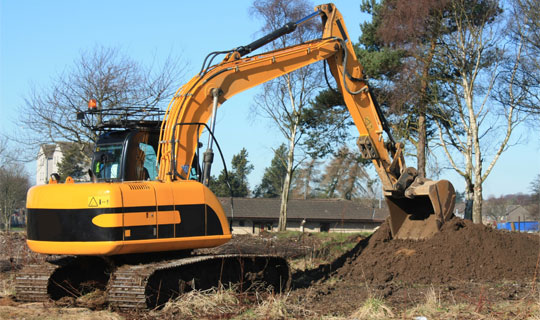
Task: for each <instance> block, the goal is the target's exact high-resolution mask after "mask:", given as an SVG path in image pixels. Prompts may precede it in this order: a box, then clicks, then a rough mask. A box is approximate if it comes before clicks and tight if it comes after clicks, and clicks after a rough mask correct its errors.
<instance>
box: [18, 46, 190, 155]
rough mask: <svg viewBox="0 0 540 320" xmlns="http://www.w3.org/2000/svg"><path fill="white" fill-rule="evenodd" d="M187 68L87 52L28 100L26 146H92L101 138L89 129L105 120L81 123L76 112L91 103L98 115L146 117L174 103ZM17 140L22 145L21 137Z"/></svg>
mask: <svg viewBox="0 0 540 320" xmlns="http://www.w3.org/2000/svg"><path fill="white" fill-rule="evenodd" d="M183 68H184V66H182V65H181V64H180V62H179V61H178V60H176V59H173V58H172V57H170V56H169V57H168V58H167V59H166V60H165V61H164V62H163V63H162V64H161V65H160V66H158V65H157V64H156V65H153V66H151V67H145V66H143V65H142V64H140V63H138V62H136V61H134V60H133V59H131V58H129V57H128V56H126V55H123V54H122V53H121V52H120V51H119V50H118V49H115V48H105V47H98V48H96V49H93V50H90V51H86V52H83V53H82V54H81V56H80V58H78V60H76V61H75V62H74V64H73V65H72V66H71V67H68V68H67V69H66V71H65V72H63V73H61V74H59V75H57V76H56V77H54V78H53V79H52V81H51V82H50V85H49V86H47V87H44V88H39V89H38V88H37V87H33V89H32V90H31V92H30V93H29V94H28V95H27V96H26V98H25V105H24V106H23V107H22V108H21V110H20V119H19V122H20V123H21V124H22V127H24V128H25V129H28V130H27V134H25V135H24V143H26V144H31V145H34V146H37V145H40V144H42V143H51V142H58V141H67V142H76V143H78V144H80V145H81V146H84V145H85V144H86V143H93V142H95V141H96V138H97V134H96V132H94V131H93V130H90V129H89V127H91V126H94V127H95V126H99V125H100V123H101V122H103V121H104V120H106V119H104V118H103V117H100V116H99V115H98V116H95V117H86V118H85V119H83V120H82V121H81V120H78V119H77V112H81V111H85V110H86V109H87V105H88V102H89V100H90V99H95V100H96V103H97V109H98V110H111V109H115V110H119V112H122V110H124V111H125V112H131V111H128V110H137V111H138V112H139V113H140V114H143V116H144V114H145V110H150V109H152V108H156V107H160V106H162V104H163V103H164V102H165V101H168V100H169V99H170V97H171V96H172V94H173V93H174V91H173V90H175V89H176V88H177V86H176V85H175V84H176V83H178V82H179V80H180V79H179V78H180V76H181V74H182V72H183ZM126 115H128V116H129V114H126ZM13 139H17V140H22V139H21V138H20V136H19V137H13ZM81 148H82V147H81ZM30 157H31V158H33V157H34V154H32V155H30Z"/></svg>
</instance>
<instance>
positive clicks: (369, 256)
mask: <svg viewBox="0 0 540 320" xmlns="http://www.w3.org/2000/svg"><path fill="white" fill-rule="evenodd" d="M0 241H1V243H0V245H1V247H2V250H1V252H0V271H1V272H0V318H2V319H4V318H5V319H11V318H25V319H58V318H62V319H92V318H97V317H99V318H103V319H122V318H124V319H140V318H143V319H162V318H165V319H177V318H192V319H199V318H206V319H232V318H234V319H260V318H263V319H287V318H290V319H293V318H294V319H296V318H308V319H321V318H331V319H348V318H356V319H388V318H395V319H398V318H399V319H423V318H418V317H425V318H426V319H439V318H445V319H446V318H448V319H450V318H451V319H540V295H539V290H538V272H539V270H538V264H539V259H540V236H539V235H538V234H523V233H515V232H513V233H512V232H507V231H500V230H494V229H492V228H490V227H485V226H482V225H476V224H472V223H471V222H469V221H466V220H461V219H458V218H454V219H452V220H451V221H449V222H447V223H446V224H445V225H444V226H443V228H442V229H441V232H439V233H438V234H436V235H435V236H434V237H433V238H432V239H429V240H424V241H411V240H391V237H390V232H389V229H388V226H387V224H386V223H384V224H383V225H382V226H381V227H380V228H379V229H378V230H377V231H376V232H375V233H374V234H372V235H371V236H366V235H360V234H355V235H350V234H302V233H279V234H276V233H265V234H263V235H260V236H250V235H244V236H235V237H234V239H233V241H231V242H230V243H228V244H226V245H224V246H221V247H218V248H215V249H205V250H201V252H203V253H204V252H222V253H224V252H251V253H252V252H264V253H272V254H279V255H283V256H286V257H287V259H288V261H289V262H290V264H291V266H292V268H293V281H292V288H291V290H290V291H288V292H286V293H282V294H272V293H269V292H258V293H256V294H239V293H236V292H234V291H233V290H228V289H216V290H210V291H206V292H190V293H189V294H187V295H185V296H183V297H181V298H179V299H177V300H175V301H171V302H170V303H169V304H167V305H166V306H165V308H163V309H159V310H149V311H144V312H137V313H126V312H123V313H119V312H117V311H115V310H109V308H108V306H107V305H105V304H103V303H102V301H103V299H102V298H103V293H102V292H97V293H94V296H85V297H82V298H79V299H77V300H74V299H72V300H69V301H60V302H49V303H45V304H44V303H33V304H26V303H20V302H17V301H15V300H14V298H13V294H14V288H13V283H14V281H13V279H14V277H15V274H16V272H17V269H19V268H20V267H21V266H22V265H24V264H27V263H35V262H40V261H43V259H44V257H43V256H40V255H36V254H33V253H31V252H30V251H29V250H28V249H27V248H26V246H25V244H24V233H9V234H7V233H4V234H2V236H1V237H0ZM90 300H91V301H92V303H88V301H90ZM96 301H97V302H98V303H96ZM100 301H101V302H100ZM82 306H85V307H84V308H83V307H82ZM88 307H90V308H88Z"/></svg>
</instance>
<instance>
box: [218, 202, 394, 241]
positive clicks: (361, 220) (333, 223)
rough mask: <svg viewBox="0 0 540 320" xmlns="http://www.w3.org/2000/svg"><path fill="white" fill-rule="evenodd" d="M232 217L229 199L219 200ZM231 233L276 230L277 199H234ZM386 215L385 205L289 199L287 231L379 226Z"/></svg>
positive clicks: (320, 230) (344, 230)
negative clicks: (380, 206)
mask: <svg viewBox="0 0 540 320" xmlns="http://www.w3.org/2000/svg"><path fill="white" fill-rule="evenodd" d="M219 200H220V202H221V204H222V206H223V209H224V210H225V212H226V214H227V217H229V218H231V201H230V198H220V199H219ZM233 204H234V218H233V223H232V226H233V233H235V234H242V233H252V234H257V233H259V232H260V231H263V230H265V231H276V230H277V227H278V221H279V208H280V204H281V200H280V199H279V198H271V199H269V198H234V199H233ZM387 216H388V210H387V209H386V208H385V207H382V208H379V203H378V202H377V203H376V206H375V207H374V206H369V205H367V204H365V203H362V202H359V201H351V200H341V199H309V200H289V203H288V209H287V230H294V231H303V232H360V231H371V230H373V229H374V228H376V227H378V226H379V225H380V224H381V223H382V222H383V221H384V220H385V219H386V217H387Z"/></svg>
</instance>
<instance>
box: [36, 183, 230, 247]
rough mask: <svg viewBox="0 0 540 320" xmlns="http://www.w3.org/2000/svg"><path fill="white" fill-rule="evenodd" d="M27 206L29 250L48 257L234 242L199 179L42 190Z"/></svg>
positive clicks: (218, 208) (60, 186) (59, 186)
mask: <svg viewBox="0 0 540 320" xmlns="http://www.w3.org/2000/svg"><path fill="white" fill-rule="evenodd" d="M66 195H69V196H66ZM27 207H28V210H29V212H28V218H29V221H28V235H29V237H28V240H27V243H28V246H29V247H30V249H31V250H33V251H35V252H39V253H45V254H70V255H116V254H128V253H143V252H156V251H171V250H187V249H195V248H205V247H214V246H218V245H221V244H224V243H226V242H228V241H229V240H230V239H231V233H230V230H229V224H228V222H227V218H226V216H225V214H224V211H223V208H222V207H221V204H220V203H219V201H218V200H217V198H216V197H215V195H214V194H213V193H212V192H211V191H210V190H209V189H208V188H207V187H205V186H204V185H202V184H201V183H199V182H197V181H176V182H167V183H164V182H159V181H144V182H142V181H139V182H122V183H80V184H51V185H44V186H37V187H33V188H32V189H31V190H30V191H29V193H28V197H27Z"/></svg>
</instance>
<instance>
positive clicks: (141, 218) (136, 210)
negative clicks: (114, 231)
mask: <svg viewBox="0 0 540 320" xmlns="http://www.w3.org/2000/svg"><path fill="white" fill-rule="evenodd" d="M120 190H121V191H122V199H123V207H124V224H123V227H124V231H123V234H124V240H126V241H130V240H145V239H157V211H158V210H157V207H156V194H155V190H154V185H153V184H150V183H144V182H126V183H121V184H120Z"/></svg>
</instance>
